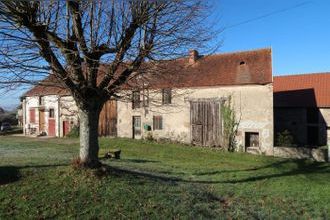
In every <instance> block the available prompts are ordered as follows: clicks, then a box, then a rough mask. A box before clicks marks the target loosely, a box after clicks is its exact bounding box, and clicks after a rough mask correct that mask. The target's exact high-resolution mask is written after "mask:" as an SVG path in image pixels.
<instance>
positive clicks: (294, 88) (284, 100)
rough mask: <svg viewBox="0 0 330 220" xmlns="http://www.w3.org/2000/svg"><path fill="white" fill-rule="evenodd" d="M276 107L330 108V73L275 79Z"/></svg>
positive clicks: (276, 77) (278, 77)
mask: <svg viewBox="0 0 330 220" xmlns="http://www.w3.org/2000/svg"><path fill="white" fill-rule="evenodd" d="M273 89H274V107H330V73H310V74H300V75H287V76H275V77H274V84H273Z"/></svg>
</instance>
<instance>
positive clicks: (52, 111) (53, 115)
mask: <svg viewBox="0 0 330 220" xmlns="http://www.w3.org/2000/svg"><path fill="white" fill-rule="evenodd" d="M54 117H55V111H54V109H53V108H51V109H49V118H54Z"/></svg>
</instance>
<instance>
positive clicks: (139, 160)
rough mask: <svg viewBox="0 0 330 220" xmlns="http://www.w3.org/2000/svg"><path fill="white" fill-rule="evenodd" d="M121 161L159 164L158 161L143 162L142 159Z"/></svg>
mask: <svg viewBox="0 0 330 220" xmlns="http://www.w3.org/2000/svg"><path fill="white" fill-rule="evenodd" d="M123 160H124V161H127V162H132V163H159V161H156V160H144V159H123Z"/></svg>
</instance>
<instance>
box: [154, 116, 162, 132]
mask: <svg viewBox="0 0 330 220" xmlns="http://www.w3.org/2000/svg"><path fill="white" fill-rule="evenodd" d="M153 127H154V130H162V129H163V117H162V116H154V117H153Z"/></svg>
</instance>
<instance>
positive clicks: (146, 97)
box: [143, 89, 149, 107]
mask: <svg viewBox="0 0 330 220" xmlns="http://www.w3.org/2000/svg"><path fill="white" fill-rule="evenodd" d="M143 107H149V90H148V89H146V90H143Z"/></svg>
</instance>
